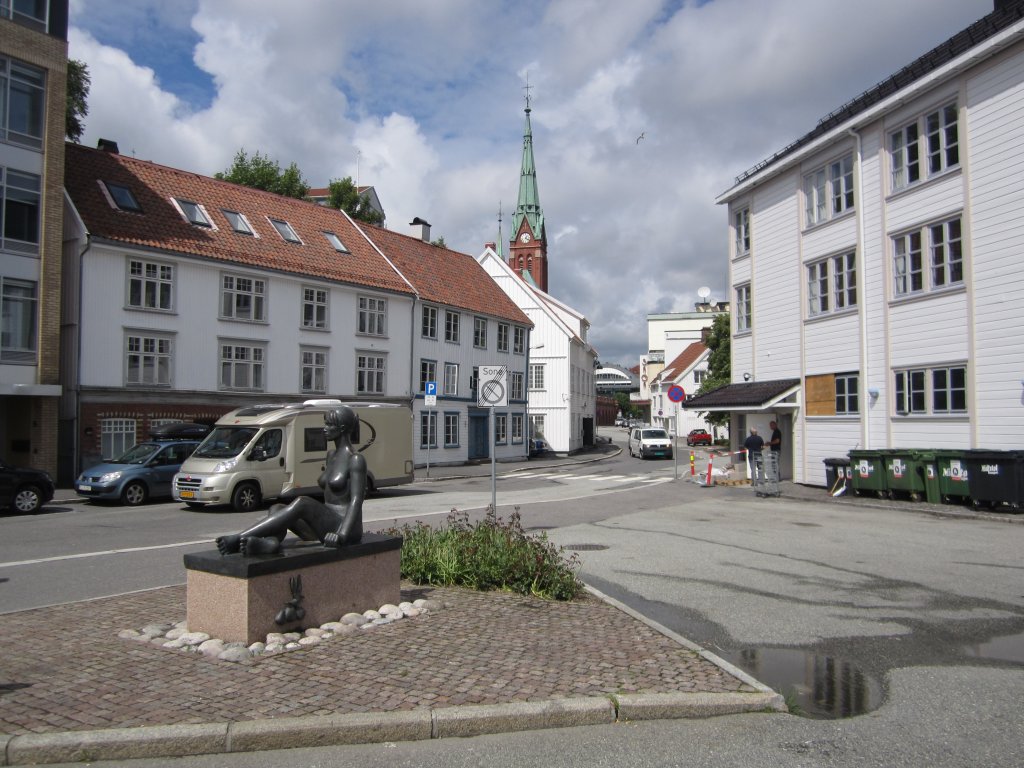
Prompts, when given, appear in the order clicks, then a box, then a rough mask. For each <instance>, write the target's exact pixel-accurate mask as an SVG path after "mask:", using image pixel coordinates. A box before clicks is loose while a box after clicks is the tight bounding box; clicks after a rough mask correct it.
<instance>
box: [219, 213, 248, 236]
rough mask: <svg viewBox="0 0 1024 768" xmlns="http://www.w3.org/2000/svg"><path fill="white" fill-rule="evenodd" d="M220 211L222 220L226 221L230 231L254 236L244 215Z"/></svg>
mask: <svg viewBox="0 0 1024 768" xmlns="http://www.w3.org/2000/svg"><path fill="white" fill-rule="evenodd" d="M221 210H222V212H223V214H224V218H225V219H227V220H228V224H229V225H230V226H231V229H233V230H234V231H235V232H237V233H238V234H240V235H255V234H256V233H255V232H253V230H252V226H251V225H250V224H249V220H248V219H247V218H245V215H244V214H241V213H239V212H238V211H229V210H227V209H221Z"/></svg>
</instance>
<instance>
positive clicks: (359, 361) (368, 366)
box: [356, 352, 387, 395]
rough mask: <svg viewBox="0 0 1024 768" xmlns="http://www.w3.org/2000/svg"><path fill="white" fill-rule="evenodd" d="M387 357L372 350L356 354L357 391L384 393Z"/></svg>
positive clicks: (366, 393) (374, 393) (358, 392)
mask: <svg viewBox="0 0 1024 768" xmlns="http://www.w3.org/2000/svg"><path fill="white" fill-rule="evenodd" d="M386 372H387V358H386V357H385V356H384V355H375V354H373V353H370V352H359V353H357V354H356V393H357V394H360V395H383V394H384V385H385V373H386Z"/></svg>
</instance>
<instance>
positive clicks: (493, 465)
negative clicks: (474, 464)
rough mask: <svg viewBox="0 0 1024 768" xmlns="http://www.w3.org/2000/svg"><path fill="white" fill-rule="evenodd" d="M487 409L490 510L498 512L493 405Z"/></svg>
mask: <svg viewBox="0 0 1024 768" xmlns="http://www.w3.org/2000/svg"><path fill="white" fill-rule="evenodd" d="M488 410H489V411H490V413H489V416H488V421H490V423H491V510H492V511H493V512H494V514H498V480H497V478H498V470H497V464H496V462H495V460H494V454H495V453H496V451H495V450H494V449H495V445H494V407H493V406H492V407H491V408H489V409H488Z"/></svg>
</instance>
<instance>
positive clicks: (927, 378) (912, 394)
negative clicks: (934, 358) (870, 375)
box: [894, 366, 967, 416]
mask: <svg viewBox="0 0 1024 768" xmlns="http://www.w3.org/2000/svg"><path fill="white" fill-rule="evenodd" d="M894 376H895V385H896V387H895V391H896V402H895V411H896V413H897V414H899V415H901V416H909V415H928V414H946V413H949V414H962V413H966V412H967V368H966V367H965V366H950V367H939V368H917V369H907V370H897V371H894Z"/></svg>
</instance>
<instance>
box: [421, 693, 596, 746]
mask: <svg viewBox="0 0 1024 768" xmlns="http://www.w3.org/2000/svg"><path fill="white" fill-rule="evenodd" d="M614 722H615V707H614V706H613V705H612V702H611V701H609V700H608V699H606V698H596V697H593V698H577V699H555V700H552V701H522V702H511V703H508V704H492V705H469V706H459V707H442V708H440V709H435V710H434V734H433V735H434V738H437V739H446V738H449V737H452V736H461V737H465V736H482V735H484V734H489V733H512V732H515V731H532V730H539V729H542V728H569V727H572V726H576V725H607V724H610V723H614Z"/></svg>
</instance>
